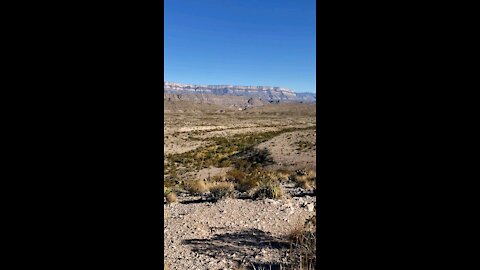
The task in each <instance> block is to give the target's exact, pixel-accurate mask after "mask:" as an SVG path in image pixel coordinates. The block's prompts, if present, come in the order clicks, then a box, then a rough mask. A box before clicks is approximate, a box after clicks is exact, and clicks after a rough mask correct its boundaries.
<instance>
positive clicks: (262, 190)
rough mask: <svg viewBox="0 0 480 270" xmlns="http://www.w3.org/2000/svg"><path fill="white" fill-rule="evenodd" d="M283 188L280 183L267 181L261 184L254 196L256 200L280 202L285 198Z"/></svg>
mask: <svg viewBox="0 0 480 270" xmlns="http://www.w3.org/2000/svg"><path fill="white" fill-rule="evenodd" d="M283 194H284V192H283V189H282V186H281V185H280V184H279V183H278V182H274V181H266V182H261V184H260V187H259V188H258V190H257V191H256V192H255V194H254V196H253V197H254V198H255V199H266V198H268V199H274V200H278V199H280V198H282V197H283Z"/></svg>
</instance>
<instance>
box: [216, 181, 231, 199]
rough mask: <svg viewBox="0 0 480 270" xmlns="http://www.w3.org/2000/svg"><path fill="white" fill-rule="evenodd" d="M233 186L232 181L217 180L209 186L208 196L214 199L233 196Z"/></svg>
mask: <svg viewBox="0 0 480 270" xmlns="http://www.w3.org/2000/svg"><path fill="white" fill-rule="evenodd" d="M233 191H234V187H233V184H232V183H228V182H219V183H216V184H214V185H212V186H211V187H210V196H211V198H212V199H213V200H214V201H218V200H221V199H224V198H231V197H233Z"/></svg>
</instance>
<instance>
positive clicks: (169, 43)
mask: <svg viewBox="0 0 480 270" xmlns="http://www.w3.org/2000/svg"><path fill="white" fill-rule="evenodd" d="M164 3H165V29H164V30H165V31H164V40H165V41H164V42H165V44H164V45H165V46H164V48H165V49H164V56H165V62H164V69H165V73H164V78H165V81H170V82H179V83H191V84H233V85H254V86H257V85H262V86H281V87H288V88H290V89H292V90H295V91H297V92H315V90H316V62H315V61H316V26H315V22H316V14H315V9H316V4H315V0H278V1H274V0H256V1H255V0H165V2H164Z"/></svg>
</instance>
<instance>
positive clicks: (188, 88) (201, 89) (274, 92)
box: [163, 82, 297, 101]
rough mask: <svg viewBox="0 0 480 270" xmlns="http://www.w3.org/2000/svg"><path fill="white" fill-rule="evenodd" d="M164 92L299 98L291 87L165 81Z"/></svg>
mask: <svg viewBox="0 0 480 270" xmlns="http://www.w3.org/2000/svg"><path fill="white" fill-rule="evenodd" d="M163 89H164V90H163V91H164V94H209V95H220V96H228V95H229V96H247V97H255V98H259V99H263V100H266V101H268V100H280V101H284V100H287V101H288V100H297V95H296V94H295V92H293V91H292V90H290V89H287V88H282V87H270V86H234V85H193V84H180V83H172V82H164V88H163Z"/></svg>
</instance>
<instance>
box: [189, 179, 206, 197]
mask: <svg viewBox="0 0 480 270" xmlns="http://www.w3.org/2000/svg"><path fill="white" fill-rule="evenodd" d="M185 188H186V190H187V191H188V193H189V194H190V195H193V196H196V195H203V194H205V193H207V192H208V186H207V184H206V183H205V181H203V180H196V181H191V182H189V183H188V184H187V185H186V187H185Z"/></svg>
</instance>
